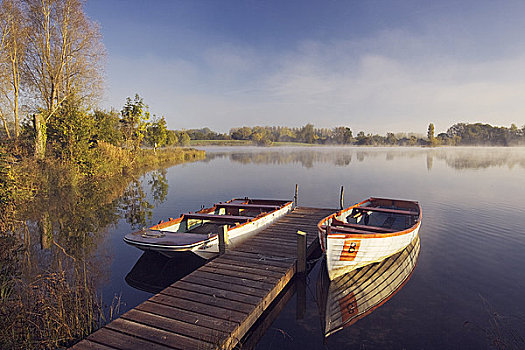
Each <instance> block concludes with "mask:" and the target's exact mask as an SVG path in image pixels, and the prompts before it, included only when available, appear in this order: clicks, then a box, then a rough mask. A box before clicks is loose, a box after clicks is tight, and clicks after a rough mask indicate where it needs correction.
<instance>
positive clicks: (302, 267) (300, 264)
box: [296, 231, 306, 274]
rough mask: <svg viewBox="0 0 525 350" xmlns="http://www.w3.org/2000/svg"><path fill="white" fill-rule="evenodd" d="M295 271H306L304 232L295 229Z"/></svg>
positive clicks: (299, 272)
mask: <svg viewBox="0 0 525 350" xmlns="http://www.w3.org/2000/svg"><path fill="white" fill-rule="evenodd" d="M296 267H297V269H296V270H297V273H298V274H304V273H305V272H306V232H303V231H297V266H296Z"/></svg>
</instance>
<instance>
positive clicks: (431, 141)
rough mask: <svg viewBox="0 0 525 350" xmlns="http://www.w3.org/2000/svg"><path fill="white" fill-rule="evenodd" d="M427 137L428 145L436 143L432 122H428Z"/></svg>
mask: <svg viewBox="0 0 525 350" xmlns="http://www.w3.org/2000/svg"><path fill="white" fill-rule="evenodd" d="M427 138H428V143H429V144H430V146H435V145H436V142H437V140H436V138H435V137H434V124H433V123H430V124H428V131H427Z"/></svg>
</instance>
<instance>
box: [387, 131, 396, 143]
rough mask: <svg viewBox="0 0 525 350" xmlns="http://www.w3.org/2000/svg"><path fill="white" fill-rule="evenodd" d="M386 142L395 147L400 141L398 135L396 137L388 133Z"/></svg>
mask: <svg viewBox="0 0 525 350" xmlns="http://www.w3.org/2000/svg"><path fill="white" fill-rule="evenodd" d="M385 141H386V143H387V144H389V145H395V144H397V141H398V140H397V137H396V135H394V133H392V132H388V133H387V134H386V140H385Z"/></svg>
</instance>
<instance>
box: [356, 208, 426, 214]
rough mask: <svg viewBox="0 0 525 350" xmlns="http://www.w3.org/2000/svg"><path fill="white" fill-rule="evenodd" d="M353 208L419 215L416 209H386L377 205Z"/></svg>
mask: <svg viewBox="0 0 525 350" xmlns="http://www.w3.org/2000/svg"><path fill="white" fill-rule="evenodd" d="M354 210H357V211H375V212H378V213H387V214H398V215H419V213H418V212H417V211H412V210H399V209H388V208H378V207H355V208H354Z"/></svg>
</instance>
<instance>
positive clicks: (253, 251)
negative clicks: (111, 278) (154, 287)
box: [73, 208, 334, 349]
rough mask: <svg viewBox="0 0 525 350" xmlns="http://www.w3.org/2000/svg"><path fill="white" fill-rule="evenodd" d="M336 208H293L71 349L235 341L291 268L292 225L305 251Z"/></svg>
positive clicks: (294, 254) (228, 345) (178, 346)
mask: <svg viewBox="0 0 525 350" xmlns="http://www.w3.org/2000/svg"><path fill="white" fill-rule="evenodd" d="M333 212H334V209H317V208H296V209H295V210H294V211H292V212H291V213H289V214H287V215H286V216H284V217H282V218H281V219H279V220H277V221H276V222H275V223H273V224H271V225H270V226H268V227H267V228H265V229H264V230H262V231H260V232H259V233H257V234H255V235H254V236H253V237H251V238H249V239H247V240H246V241H245V242H244V243H242V244H239V245H238V246H235V247H234V248H232V249H231V250H228V251H226V253H224V254H223V255H221V256H219V257H218V258H216V259H214V260H213V261H210V262H208V263H207V264H205V265H204V266H202V267H200V268H198V269H197V270H195V271H194V272H192V273H190V274H189V275H187V276H185V277H183V278H182V279H180V280H179V281H177V282H175V283H173V284H172V285H171V286H169V287H168V288H166V289H164V290H162V291H161V292H160V293H159V294H156V295H155V296H153V297H151V298H150V299H149V300H147V301H145V302H144V303H142V304H140V305H139V306H137V307H136V308H135V309H132V310H130V311H128V312H126V313H125V314H123V315H122V316H121V317H120V318H118V319H116V320H114V321H113V322H111V323H109V324H108V325H106V326H105V327H103V328H102V329H99V330H98V331H96V332H95V333H93V334H92V335H90V336H89V337H88V338H87V339H86V340H84V341H81V342H80V343H78V344H76V345H75V346H74V347H73V348H74V349H95V348H108V349H109V348H117V349H150V348H160V349H173V348H174V349H208V348H225V349H231V348H233V347H234V346H235V345H237V343H238V342H239V339H241V338H242V337H243V336H244V335H245V334H246V333H247V332H248V330H249V329H250V328H251V327H252V326H253V325H254V324H255V322H256V321H257V320H258V319H259V317H260V316H261V315H262V314H263V312H264V311H265V310H266V309H267V308H268V307H269V306H270V304H271V303H272V301H274V300H275V299H276V298H277V296H278V295H279V294H280V293H281V291H283V289H284V288H285V287H286V285H287V284H288V283H289V282H290V280H291V279H292V278H293V277H294V276H295V275H296V272H297V267H298V266H297V264H296V260H297V252H298V249H297V247H298V238H297V236H298V235H297V230H302V231H304V232H306V256H309V255H310V254H312V253H313V252H314V250H315V248H316V247H317V244H318V239H317V226H316V225H317V223H318V222H319V220H320V219H322V218H323V217H325V216H327V215H329V214H330V213H333ZM303 237H304V236H303ZM299 251H301V250H299ZM299 267H301V265H299Z"/></svg>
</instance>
